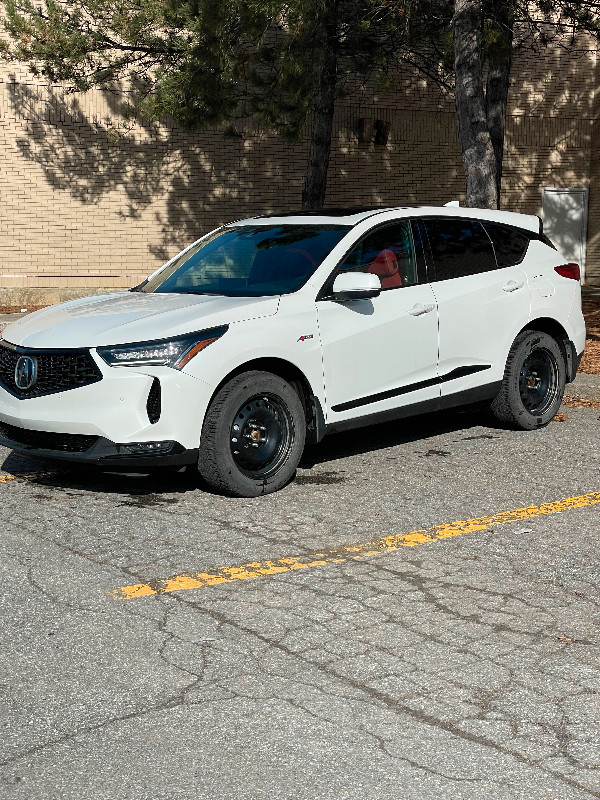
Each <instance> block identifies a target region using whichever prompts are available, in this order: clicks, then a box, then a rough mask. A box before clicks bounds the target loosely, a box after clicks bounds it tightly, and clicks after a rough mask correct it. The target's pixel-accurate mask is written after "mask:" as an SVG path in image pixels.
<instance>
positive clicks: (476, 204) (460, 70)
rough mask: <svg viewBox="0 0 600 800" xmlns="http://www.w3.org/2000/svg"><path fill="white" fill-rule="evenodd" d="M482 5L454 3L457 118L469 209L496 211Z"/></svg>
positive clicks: (467, 0) (468, 0) (469, 0)
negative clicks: (482, 46)
mask: <svg viewBox="0 0 600 800" xmlns="http://www.w3.org/2000/svg"><path fill="white" fill-rule="evenodd" d="M482 5H483V0H455V3H454V73H455V79H456V90H455V102H456V118H457V123H458V141H459V144H460V150H461V154H462V159H463V164H464V168H465V175H466V178H467V206H470V207H472V208H497V207H498V188H497V180H496V158H495V156H494V148H493V146H492V140H491V137H490V132H489V130H488V126H487V115H486V102H485V95H484V92H483V62H482V57H481V34H482V29H483V10H482Z"/></svg>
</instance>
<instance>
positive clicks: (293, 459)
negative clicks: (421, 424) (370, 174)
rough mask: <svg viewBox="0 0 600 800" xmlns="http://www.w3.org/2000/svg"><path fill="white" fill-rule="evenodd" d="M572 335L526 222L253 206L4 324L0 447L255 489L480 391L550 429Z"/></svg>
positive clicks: (571, 288)
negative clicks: (344, 437) (336, 435)
mask: <svg viewBox="0 0 600 800" xmlns="http://www.w3.org/2000/svg"><path fill="white" fill-rule="evenodd" d="M584 342H585V325H584V321H583V316H582V313H581V288H580V283H579V267H578V266H577V265H576V264H565V260H564V258H562V257H561V255H560V254H559V253H558V252H557V251H556V249H554V247H553V246H552V244H551V243H550V242H549V241H548V239H546V238H545V237H544V235H543V234H542V232H541V225H540V221H539V219H538V218H537V217H534V216H525V215H521V214H512V213H508V212H501V211H483V210H477V209H463V208H456V207H443V208H437V207H431V208H427V207H420V208H393V209H371V210H366V211H365V210H361V211H360V212H357V211H354V210H353V211H348V210H345V211H332V210H327V211H323V212H319V213H312V214H311V213H302V214H295V215H293V216H291V215H278V216H263V217H254V218H252V219H245V220H241V221H238V222H234V223H231V224H229V225H225V226H224V227H222V228H219V229H218V230H216V231H213V232H211V233H209V234H208V235H206V236H204V237H203V238H202V239H199V240H198V241H197V242H195V243H194V244H192V245H190V247H188V248H187V249H186V250H184V251H183V252H182V253H180V254H179V255H178V256H176V257H175V258H174V259H172V260H171V261H169V262H168V263H167V264H165V265H164V267H162V268H161V269H159V270H158V271H157V272H155V273H154V274H153V275H151V276H150V277H149V278H148V279H147V280H145V281H144V282H143V283H141V284H140V285H139V286H136V287H135V288H133V289H131V290H130V291H123V292H116V293H111V294H105V295H99V296H95V297H87V298H84V299H82V300H75V301H72V302H69V303H64V304H62V305H58V306H55V307H51V308H47V309H44V310H42V311H39V312H37V313H35V314H31V315H28V316H26V317H24V318H23V319H22V320H20V321H18V322H16V323H14V324H12V325H10V326H8V327H7V328H6V330H5V331H4V338H3V339H1V340H0V444H2V445H4V446H5V447H9V448H12V449H14V450H17V451H19V452H23V453H31V454H34V455H36V456H41V457H44V458H61V459H68V460H71V461H85V462H91V463H95V464H98V465H100V466H106V467H110V468H111V469H114V468H116V467H126V468H128V469H131V468H132V467H138V468H140V469H142V470H143V469H144V468H145V467H149V466H155V465H184V464H197V466H198V469H199V471H200V474H201V475H202V477H203V478H204V479H205V481H206V482H207V483H208V484H209V485H210V486H212V487H214V488H215V489H217V490H219V491H222V492H226V493H228V494H232V495H238V496H247V497H250V496H255V495H260V494H264V493H266V492H272V491H275V490H276V489H279V488H281V487H282V486H284V485H285V484H286V483H287V482H288V481H289V480H290V479H291V478H292V477H293V475H294V471H295V469H296V466H297V464H298V461H299V459H300V457H301V455H302V450H303V448H304V444H305V441H311V442H318V441H320V440H321V439H322V438H323V436H324V435H325V434H326V433H330V432H332V431H340V430H343V429H346V428H352V427H356V426H359V425H368V424H371V423H374V422H378V421H387V422H389V421H391V420H395V419H399V418H401V417H407V416H410V415H413V414H419V413H421V412H425V411H432V410H435V409H442V408H448V407H450V406H456V405H462V404H465V403H470V402H474V401H481V400H489V401H491V406H492V410H493V412H494V413H495V415H496V417H497V418H498V419H499V420H501V421H502V422H503V423H505V424H507V425H510V426H513V427H518V428H522V429H526V430H530V429H533V428H538V427H541V426H543V425H546V424H547V423H548V422H549V421H550V420H551V419H552V417H553V416H554V414H555V413H556V411H557V409H558V407H559V405H560V402H561V399H562V395H563V391H564V387H565V382H568V381H572V380H573V378H574V377H575V373H576V371H577V366H578V364H579V360H580V358H581V354H582V352H583V347H584Z"/></svg>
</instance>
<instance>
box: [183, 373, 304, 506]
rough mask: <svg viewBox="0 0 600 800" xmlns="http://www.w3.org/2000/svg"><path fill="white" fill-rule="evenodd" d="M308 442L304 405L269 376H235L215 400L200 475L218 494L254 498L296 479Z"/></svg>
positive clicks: (208, 419)
mask: <svg viewBox="0 0 600 800" xmlns="http://www.w3.org/2000/svg"><path fill="white" fill-rule="evenodd" d="M305 436H306V421H305V416H304V409H303V406H302V402H301V400H300V398H299V397H298V395H297V393H296V392H295V391H294V389H293V388H292V387H291V386H290V384H289V383H287V382H286V381H285V380H283V378H280V377H279V376H277V375H274V374H272V373H270V372H259V371H251V372H244V373H242V374H241V375H237V376H236V377H235V378H232V380H230V381H229V382H228V383H226V384H225V385H224V386H223V387H222V388H221V389H220V390H219V391H218V392H217V394H216V395H215V397H214V398H213V401H212V403H211V404H210V407H209V409H208V411H207V413H206V417H205V420H204V425H203V426H202V437H201V440H200V454H199V457H198V470H199V472H200V475H201V476H202V478H203V479H204V480H205V481H206V483H208V484H209V485H210V486H211V487H213V488H214V489H216V490H217V491H221V492H224V493H226V494H230V495H233V496H236V497H256V496H257V495H261V494H267V493H269V492H275V491H277V490H278V489H281V488H282V487H283V486H285V485H286V483H288V482H289V481H290V480H291V478H292V477H293V475H294V473H295V471H296V467H297V466H298V462H299V461H300V457H301V455H302V451H303V449H304V440H305Z"/></svg>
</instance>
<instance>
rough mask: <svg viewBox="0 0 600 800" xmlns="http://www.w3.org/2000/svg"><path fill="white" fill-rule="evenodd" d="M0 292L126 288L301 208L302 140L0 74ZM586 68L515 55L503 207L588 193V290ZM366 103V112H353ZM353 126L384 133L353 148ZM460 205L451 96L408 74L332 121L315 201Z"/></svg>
mask: <svg viewBox="0 0 600 800" xmlns="http://www.w3.org/2000/svg"><path fill="white" fill-rule="evenodd" d="M0 78H3V79H4V80H3V82H1V83H0V225H1V230H2V236H1V237H0V258H1V262H0V288H5V289H7V288H15V289H18V288H23V289H25V288H37V289H48V288H57V289H60V288H65V289H66V288H71V289H80V290H81V291H82V292H83V291H85V290H88V289H89V290H90V291H91V290H95V289H98V288H119V287H126V286H131V285H132V284H134V283H136V282H138V281H139V280H141V279H142V278H143V277H144V276H145V275H147V274H148V273H149V272H151V271H152V270H154V269H155V268H156V267H157V266H159V265H160V264H161V263H162V262H163V261H164V260H166V259H167V258H168V257H170V256H171V255H173V254H174V253H175V252H177V251H178V250H179V249H180V248H181V247H183V246H184V245H185V244H187V243H189V242H190V241H191V240H192V239H194V238H197V237H198V236H199V235H200V234H202V233H203V232H206V231H207V230H210V229H211V228H212V227H215V226H216V225H218V224H220V223H222V222H225V221H227V220H229V219H232V218H239V217H243V216H246V215H251V214H255V213H261V212H269V211H277V210H293V209H297V208H299V206H300V197H301V192H302V185H303V180H304V169H305V162H306V156H307V141H306V140H302V141H300V142H298V143H297V144H293V145H291V144H289V143H285V142H283V141H282V140H280V139H278V138H277V137H276V136H274V135H271V134H269V133H265V132H261V131H259V130H257V129H256V127H255V126H254V125H252V124H251V123H250V122H246V123H244V124H240V129H239V131H240V135H239V136H233V137H229V138H225V137H224V136H223V134H222V133H221V132H220V131H216V130H212V131H202V132H198V133H186V132H183V131H181V130H179V129H177V128H176V127H173V126H170V125H168V124H160V125H159V124H156V125H155V124H149V123H147V122H144V121H143V120H138V121H137V122H136V123H135V125H132V126H128V125H127V124H126V123H125V122H124V121H123V119H122V116H121V114H120V105H119V100H118V98H116V97H114V96H113V95H110V94H108V93H104V92H100V91H93V92H89V93H87V94H86V95H84V96H75V95H68V94H65V93H64V92H63V91H62V90H60V89H58V88H57V89H54V90H49V89H48V88H46V87H44V86H36V85H35V83H34V81H33V79H32V78H31V77H29V76H27V74H26V73H24V72H21V74H19V75H16V76H15V75H12V76H11V75H9V74H8V72H6V71H5V72H4V73H3V74H0ZM598 85H599V82H598V64H597V60H596V56H595V54H593V53H590V52H587V51H586V49H585V47H583V46H582V49H581V53H579V54H578V55H577V56H576V57H575V56H572V55H568V54H566V53H564V52H563V51H561V50H560V49H558V48H557V49H556V50H553V51H551V52H550V53H545V54H544V55H543V56H541V57H538V58H531V57H530V58H527V59H521V58H519V57H516V58H515V63H514V69H513V83H512V88H511V96H510V108H509V115H508V120H507V136H506V154H505V170H504V181H503V196H502V204H503V207H504V208H507V209H510V210H516V211H522V212H525V213H540V203H541V187H543V186H588V187H589V188H590V214H589V242H588V280H589V281H590V282H595V283H600V196H599V193H598V192H597V188H596V187H597V185H598V180H599V179H600V157H599V155H598V153H599V149H600V148H599V145H600V128H599V122H598V116H599V115H598V99H597V86H598ZM367 99H368V102H366V100H367ZM360 117H366V118H371V119H383V120H387V121H388V122H389V123H390V126H391V127H390V138H389V142H388V144H387V146H385V147H383V146H375V145H373V144H359V141H358V137H357V121H358V119H359V118H360ZM452 199H464V176H463V171H462V162H461V159H460V153H459V150H458V145H457V139H456V122H455V116H454V109H453V104H452V100H451V98H449V97H447V96H444V95H442V94H440V93H439V92H438V90H437V89H433V88H431V87H428V86H427V85H426V84H425V82H424V81H422V80H420V79H418V78H416V77H415V76H413V75H406V76H405V77H404V78H403V80H401V81H400V83H399V86H398V88H397V89H396V91H395V92H394V93H393V94H388V95H385V96H378V97H375V98H373V97H369V98H367V96H366V95H362V94H361V93H360V92H357V93H356V94H355V95H353V96H352V97H350V98H349V99H348V100H347V101H346V102H345V103H344V104H340V105H339V106H338V108H337V111H336V117H335V127H334V143H333V148H332V156H331V166H330V172H329V182H328V195H327V203H328V204H329V205H332V206H337V205H342V206H345V205H365V204H371V203H373V204H376V205H380V204H392V205H395V204H402V203H435V204H438V203H443V202H447V201H448V200H452Z"/></svg>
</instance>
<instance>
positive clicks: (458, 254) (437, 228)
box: [425, 219, 496, 281]
mask: <svg viewBox="0 0 600 800" xmlns="http://www.w3.org/2000/svg"><path fill="white" fill-rule="evenodd" d="M425 227H426V229H427V236H428V238H429V244H430V246H431V250H432V253H433V261H434V264H435V275H436V280H438V281H445V280H448V279H449V278H460V277H462V276H463V275H475V274H476V273H478V272H488V271H489V270H492V269H496V259H495V258H494V250H493V248H492V243H491V242H490V239H489V237H488V235H487V234H486V232H485V231H484V229H483V227H482V225H481V223H479V222H476V221H474V220H468V219H429V220H425Z"/></svg>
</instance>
